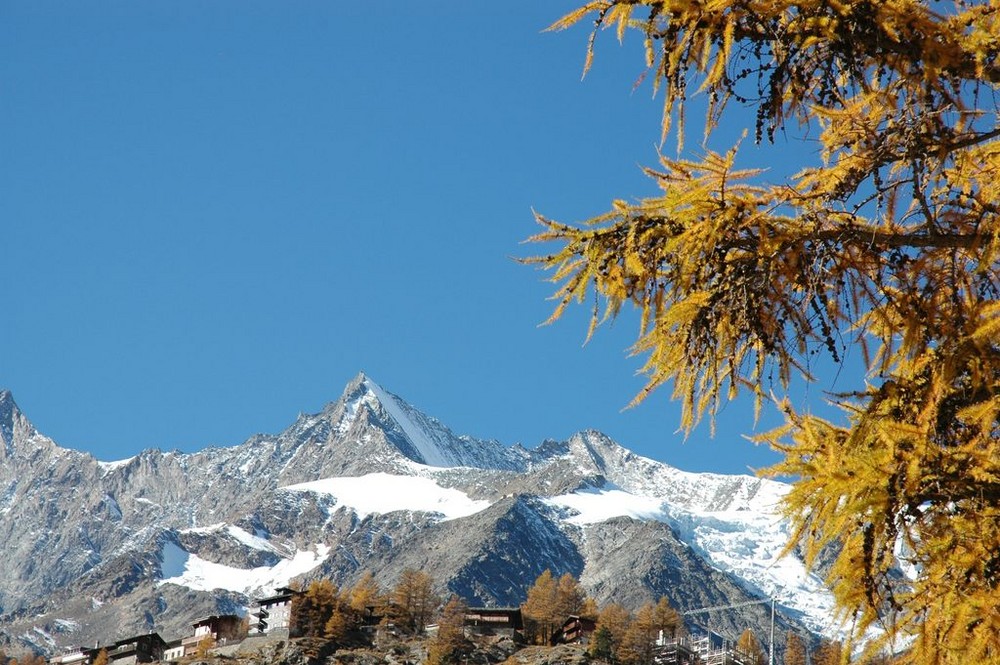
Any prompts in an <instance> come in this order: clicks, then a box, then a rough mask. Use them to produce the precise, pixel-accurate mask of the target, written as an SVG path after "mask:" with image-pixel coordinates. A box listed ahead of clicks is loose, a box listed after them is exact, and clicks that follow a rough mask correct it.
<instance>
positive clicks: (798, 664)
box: [785, 631, 806, 665]
mask: <svg viewBox="0 0 1000 665" xmlns="http://www.w3.org/2000/svg"><path fill="white" fill-rule="evenodd" d="M785 665H806V644H805V642H803V641H802V638H801V637H799V636H798V635H797V634H796V633H793V632H792V631H788V633H787V634H786V637H785Z"/></svg>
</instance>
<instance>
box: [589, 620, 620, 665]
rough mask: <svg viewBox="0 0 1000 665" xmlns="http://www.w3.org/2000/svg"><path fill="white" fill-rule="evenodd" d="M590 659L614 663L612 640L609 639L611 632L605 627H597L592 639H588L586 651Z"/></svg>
mask: <svg viewBox="0 0 1000 665" xmlns="http://www.w3.org/2000/svg"><path fill="white" fill-rule="evenodd" d="M588 652H589V653H590V656H591V658H595V659H598V660H604V661H607V662H609V663H614V662H615V648H614V640H613V639H612V637H611V630H609V629H608V627H607V626H601V625H599V626H597V628H596V630H594V635H593V637H591V638H590V648H589V649H588Z"/></svg>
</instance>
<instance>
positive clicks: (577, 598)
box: [521, 569, 586, 643]
mask: <svg viewBox="0 0 1000 665" xmlns="http://www.w3.org/2000/svg"><path fill="white" fill-rule="evenodd" d="M585 604H586V594H585V593H584V591H583V588H582V587H581V586H580V582H579V581H578V580H577V579H576V578H575V577H573V576H572V575H571V574H569V573H564V574H563V575H562V576H561V577H560V578H559V579H558V580H556V579H555V578H554V577H553V576H552V571H551V570H548V569H546V570H545V571H544V572H542V574H541V575H539V576H538V578H537V579H535V583H534V584H533V585H532V586H531V588H529V589H528V598H527V600H526V601H525V603H524V606H523V607H522V610H521V611H522V613H523V614H524V619H525V623H526V625H525V629H526V631H527V632H528V634H529V637H532V638H535V639H537V640H539V641H541V642H543V643H544V642H547V641H548V640H549V639H550V638H551V637H552V635H553V634H554V633H555V631H556V629H557V628H559V627H560V626H561V625H562V623H563V621H565V620H566V618H567V617H569V616H571V615H579V614H580V612H581V610H583V609H584V607H585Z"/></svg>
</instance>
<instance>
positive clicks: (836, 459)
mask: <svg viewBox="0 0 1000 665" xmlns="http://www.w3.org/2000/svg"><path fill="white" fill-rule="evenodd" d="M584 19H586V20H588V21H592V22H593V26H594V27H593V35H592V39H591V43H590V47H589V48H588V54H587V60H586V63H587V64H586V66H587V67H589V65H590V62H591V59H592V56H593V52H592V48H593V43H594V41H593V37H594V36H596V35H597V34H598V33H599V32H600V31H601V30H602V29H604V28H612V29H613V30H615V31H616V32H617V34H618V37H619V39H621V38H624V36H625V35H626V34H627V33H630V32H637V33H638V34H639V35H640V36H641V38H642V39H643V41H644V44H645V52H646V63H645V65H646V67H647V68H648V69H647V75H646V77H647V78H649V79H651V80H652V83H653V85H654V86H655V87H656V88H657V89H658V90H659V91H660V94H661V95H662V97H663V100H664V104H665V107H664V113H663V119H664V121H663V126H662V137H663V138H664V139H666V138H667V137H668V136H669V135H670V132H671V131H672V129H676V135H677V137H678V139H681V138H682V136H683V133H684V132H683V119H684V110H685V109H684V106H685V101H686V99H687V97H688V95H689V94H694V93H695V92H699V93H701V94H704V95H706V96H707V116H706V118H705V123H704V124H705V134H706V137H708V136H709V135H710V134H711V132H712V131H713V129H715V128H716V127H717V125H718V124H719V122H720V121H721V120H722V119H723V118H725V120H726V122H727V123H732V122H739V121H740V120H741V119H742V118H744V117H748V116H746V115H739V114H735V113H732V112H731V111H732V110H733V108H732V107H734V106H739V107H752V108H754V109H755V111H756V113H755V116H754V117H755V120H751V121H750V122H749V123H748V124H749V125H750V126H749V127H747V130H748V131H750V132H753V133H754V135H755V137H756V139H757V141H758V142H760V141H765V140H769V139H771V138H773V136H774V134H775V132H778V131H781V132H785V133H788V132H794V131H796V130H797V129H802V130H803V131H809V132H811V133H812V135H814V136H817V137H818V139H819V146H820V156H819V160H818V162H817V163H816V164H804V165H803V167H804V168H803V170H801V171H800V172H799V173H798V174H797V175H796V176H795V177H794V178H791V179H790V180H788V181H785V182H777V183H769V182H767V181H766V178H765V175H764V174H763V173H761V172H759V171H754V170H746V169H739V168H737V148H736V147H734V148H733V149H732V150H730V151H729V152H727V153H725V154H715V153H712V152H708V154H707V155H706V156H705V157H704V158H702V159H696V160H688V159H681V158H677V159H668V158H666V157H662V158H661V163H660V166H659V167H658V168H656V169H648V170H647V174H648V175H649V177H651V178H652V179H653V180H654V181H655V182H656V183H657V184H658V185H659V188H660V190H661V193H660V194H659V195H658V196H656V197H652V198H649V199H645V200H641V201H638V202H626V201H615V202H614V203H613V204H612V206H611V210H610V211H609V212H607V213H605V214H602V215H599V216H597V217H595V218H593V219H591V220H589V221H588V222H586V223H585V224H583V225H581V226H574V225H567V224H563V223H559V222H557V221H554V220H551V219H548V218H546V217H543V216H541V215H539V216H538V221H539V222H540V223H541V224H542V225H543V227H544V230H543V231H542V232H541V233H539V234H538V235H536V236H535V237H534V238H533V240H535V241H538V242H555V243H556V244H557V246H558V249H557V250H556V251H555V252H554V253H552V254H549V255H546V256H539V257H535V258H533V259H529V260H528V261H529V262H533V263H537V264H540V265H542V266H544V267H545V268H548V269H550V270H551V271H552V280H553V281H554V282H556V283H557V284H558V285H559V286H558V291H557V292H556V296H555V298H556V300H557V301H558V303H557V305H556V308H555V311H554V313H553V317H552V318H553V319H555V318H558V317H559V315H560V314H561V313H562V312H563V310H564V308H565V307H566V306H567V305H569V304H571V303H573V302H575V301H582V300H583V299H584V298H585V297H586V295H587V294H588V293H594V294H596V296H597V298H598V300H597V303H598V304H597V305H595V309H594V312H593V319H592V326H591V332H593V328H594V327H596V326H597V325H598V324H599V323H600V322H601V321H603V320H605V319H606V318H609V317H612V318H613V317H614V316H616V315H617V314H618V313H619V311H620V309H621V307H622V306H623V305H625V304H627V303H632V304H633V305H634V306H635V307H636V308H638V310H639V311H640V312H641V314H642V319H641V330H640V334H639V337H638V341H637V342H636V345H635V347H634V349H635V351H636V352H637V353H641V354H645V355H646V363H645V366H644V371H645V373H646V375H647V377H648V383H647V385H646V387H645V389H644V390H643V392H642V393H640V395H639V396H637V398H636V400H637V401H638V400H641V399H642V398H643V397H644V396H645V395H646V394H648V392H649V391H651V390H653V389H655V388H657V387H659V386H661V385H663V384H665V383H670V384H672V389H673V394H674V396H675V397H676V398H677V399H679V400H680V401H681V403H682V406H683V412H682V418H683V425H684V427H685V428H688V429H690V428H691V427H693V426H694V425H695V424H696V423H697V422H698V421H699V419H700V418H702V417H703V416H705V415H708V416H709V419H710V420H711V419H712V416H713V415H714V414H715V412H716V409H717V408H718V407H719V405H720V403H721V402H723V401H725V400H726V399H731V398H733V397H735V396H736V395H737V394H739V393H741V392H743V391H750V392H751V393H752V394H753V395H754V396H755V398H756V400H757V403H758V405H760V404H761V403H762V402H764V401H766V400H768V399H775V401H778V402H779V403H780V406H781V408H782V410H783V411H784V412H785V413H786V414H787V424H786V425H785V426H784V427H783V428H781V429H779V430H778V431H775V432H771V433H769V434H767V435H765V436H763V437H761V440H762V441H766V442H767V443H769V444H771V445H772V446H774V447H775V448H777V449H778V450H780V451H782V452H784V454H785V458H784V461H783V462H782V463H780V464H778V465H777V466H775V467H774V468H773V469H771V472H772V473H774V474H782V475H788V476H792V477H795V478H797V479H798V480H797V481H796V482H795V483H794V485H793V489H792V491H791V493H790V495H789V496H788V499H787V503H786V506H785V510H786V512H787V515H788V516H789V517H790V518H791V520H792V522H793V524H794V525H795V532H794V543H802V545H803V546H804V551H805V552H806V556H807V559H808V560H809V561H810V562H812V561H814V560H815V558H816V556H817V554H818V553H819V552H820V550H821V549H823V548H825V547H826V546H828V545H831V544H832V545H834V546H835V548H836V551H837V552H838V554H837V556H836V560H835V562H834V564H833V567H832V571H831V573H830V577H829V583H830V585H831V588H832V589H833V591H834V593H835V595H836V598H837V601H838V603H839V606H840V608H841V610H842V612H843V616H842V618H843V619H844V621H845V624H846V625H848V626H849V627H851V629H852V631H853V638H854V639H855V640H856V639H858V638H860V637H861V636H862V635H863V634H864V633H865V631H867V630H868V629H869V628H872V627H881V628H882V629H883V630H884V631H885V633H884V634H885V638H884V640H883V641H882V642H881V643H875V644H872V645H871V647H870V648H871V649H872V650H873V651H874V650H875V649H879V648H882V647H884V646H885V645H887V644H888V645H891V644H908V645H910V648H909V649H908V651H907V653H906V655H905V656H904V660H905V662H909V663H921V664H923V663H998V662H1000V612H998V611H997V607H998V606H1000V419H998V414H1000V299H998V293H1000V284H998V273H1000V141H998V137H1000V127H998V125H997V93H998V92H1000V91H998V86H1000V0H989V1H986V2H979V3H968V2H937V3H934V4H933V6H929V5H927V4H925V3H922V2H916V1H914V0H880V1H879V2H870V1H860V2H845V1H841V0H806V1H803V2H789V1H787V0H693V1H691V0H683V1H680V0H632V1H626V0H621V1H614V0H599V1H595V2H589V3H587V4H586V5H584V6H582V7H580V8H579V9H578V10H576V11H574V12H572V13H571V14H569V15H568V16H566V17H564V18H563V19H561V20H560V21H557V22H556V23H555V24H554V25H553V28H555V29H562V28H566V27H569V26H571V25H573V24H575V23H578V22H580V21H583V20H584ZM680 152H681V146H679V147H678V154H680ZM849 347H850V348H859V349H860V350H861V352H862V355H863V357H864V359H865V365H866V369H865V371H866V374H865V376H863V377H858V381H857V389H856V390H855V391H854V392H851V393H848V394H841V395H837V396H835V397H834V399H835V401H836V402H837V404H838V405H839V406H840V407H841V408H842V409H843V410H844V413H845V417H844V420H843V421H842V422H830V421H827V420H824V419H821V418H818V417H816V416H812V415H808V414H805V413H800V412H798V411H796V410H795V408H794V406H793V405H792V404H791V403H789V402H788V401H787V400H780V399H778V398H772V397H770V394H771V393H772V391H774V390H775V389H777V388H782V387H783V388H787V387H788V385H789V382H790V381H791V379H792V378H793V376H795V375H801V376H803V377H804V378H805V379H806V380H811V379H812V377H811V376H810V374H809V371H808V368H809V357H810V355H811V354H812V353H815V352H816V350H817V349H818V350H820V351H822V352H823V353H827V354H829V355H830V356H832V358H833V360H834V361H835V362H840V361H841V360H842V358H843V356H844V352H845V351H846V350H847V348H849ZM901 562H903V563H906V564H908V567H909V568H910V569H912V570H915V571H917V573H916V576H915V578H914V579H913V580H908V579H906V578H903V577H901V576H899V575H898V574H896V572H895V569H896V566H897V565H898V564H899V563H901ZM905 636H909V639H908V640H897V639H896V638H900V637H905Z"/></svg>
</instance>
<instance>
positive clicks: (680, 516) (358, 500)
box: [0, 375, 826, 663]
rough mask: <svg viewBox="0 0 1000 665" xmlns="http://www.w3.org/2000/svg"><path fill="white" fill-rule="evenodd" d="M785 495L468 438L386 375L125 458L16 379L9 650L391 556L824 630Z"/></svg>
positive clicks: (446, 582)
mask: <svg viewBox="0 0 1000 665" xmlns="http://www.w3.org/2000/svg"><path fill="white" fill-rule="evenodd" d="M784 491H785V490H784V487H783V486H782V485H781V484H780V483H773V482H770V481H763V480H760V479H757V478H752V477H749V476H717V475H710V474H690V473H685V472H683V471H680V470H678V469H674V468H672V467H669V466H667V465H664V464H661V463H659V462H655V461H653V460H649V459H646V458H642V457H639V456H637V455H635V454H634V453H632V452H630V451H628V450H627V449H625V448H623V447H621V446H620V445H618V444H617V443H615V442H614V441H612V440H610V439H609V438H608V437H606V436H604V435H603V434H601V433H599V432H593V431H588V432H581V433H580V434H577V435H574V436H573V437H571V438H570V439H569V440H567V441H561V442H558V441H547V442H545V443H543V444H542V445H540V446H539V447H538V448H536V449H533V450H526V449H524V448H521V447H513V448H509V447H505V446H503V445H501V444H499V443H497V442H495V441H481V440H477V439H473V438H470V437H465V436H459V435H456V434H454V433H453V432H451V431H450V430H449V429H448V428H447V427H445V426H444V425H442V424H441V423H440V422H438V421H437V420H435V419H434V418H431V417H430V416H427V415H425V414H423V413H421V412H419V411H418V410H417V409H415V408H414V407H413V406H411V405H409V404H408V403H406V402H404V401H403V400H402V399H400V398H399V397H396V396H395V395H392V394H391V393H389V392H387V391H385V390H384V389H383V388H381V387H380V386H378V385H377V384H375V383H374V382H373V381H372V380H371V379H369V378H368V377H366V376H364V375H359V376H358V377H357V378H355V379H354V380H353V381H352V382H351V383H350V384H348V386H347V387H346V388H345V390H344V393H343V395H342V396H341V398H340V399H339V400H337V401H336V402H333V403H331V404H329V405H328V406H326V407H325V408H324V409H323V410H322V411H321V412H320V413H317V414H312V415H302V416H300V417H299V418H298V419H297V420H296V421H295V422H294V423H292V425H290V426H289V427H288V428H287V429H286V430H285V431H283V432H281V433H279V434H276V435H257V436H254V437H252V438H251V439H249V440H248V441H246V442H245V443H243V444H241V445H238V446H233V447H229V448H209V449H205V450H202V451H200V452H197V453H193V454H182V453H178V452H163V451H159V450H147V451H144V452H142V453H140V454H139V455H137V456H136V457H133V458H131V459H129V460H123V461H120V462H111V463H109V462H101V461H98V460H96V459H94V458H93V457H92V456H90V455H88V454H86V453H81V452H77V451H73V450H68V449H64V448H61V447H59V446H58V445H56V444H55V443H54V442H53V441H51V440H50V439H48V438H47V437H45V436H44V435H42V434H40V433H39V432H37V431H36V430H35V428H34V427H33V426H32V424H31V423H30V421H29V420H28V419H27V418H26V417H25V416H24V414H22V413H21V412H20V410H19V409H18V408H17V405H16V404H15V403H14V400H13V397H12V396H11V394H10V392H8V391H2V392H0V648H4V649H6V650H7V651H9V652H11V651H16V650H17V649H19V648H20V649H31V650H34V651H37V652H43V653H51V652H53V651H56V650H58V649H59V648H61V647H64V646H69V645H90V644H92V643H94V642H98V641H101V642H103V643H110V642H112V641H114V640H116V639H119V638H122V637H127V636H129V635H135V634H139V633H147V632H150V631H158V632H160V634H161V635H162V636H163V637H164V638H166V639H171V638H174V637H180V636H181V635H184V634H187V632H188V631H189V628H190V623H191V622H192V621H193V620H195V619H196V618H198V617H200V616H204V615H208V614H218V613H230V612H236V613H243V612H245V611H246V608H247V607H248V606H249V605H250V604H251V603H252V600H253V598H254V597H260V596H263V595H266V594H268V593H270V591H271V590H272V588H273V587H276V586H283V585H286V584H288V583H289V582H290V581H291V580H293V579H297V580H300V581H307V580H309V579H312V578H316V577H320V576H323V577H328V578H330V579H332V580H333V581H334V583H336V584H338V585H347V584H352V583H353V582H354V581H356V580H357V579H358V578H359V577H360V576H361V575H362V574H363V572H364V571H366V570H370V571H372V572H374V573H375V575H376V578H377V579H378V580H379V582H380V583H381V584H382V585H383V586H384V587H388V586H390V585H392V584H393V583H394V581H395V579H396V578H397V577H398V576H399V574H400V573H401V572H402V571H403V570H405V569H407V568H416V569H419V570H424V571H427V572H429V573H430V574H431V575H432V576H433V577H434V578H435V579H436V581H437V583H438V584H439V586H440V590H441V591H442V592H443V593H455V594H457V595H459V596H461V597H463V598H465V599H466V600H467V602H469V603H471V604H474V605H480V604H481V605H497V606H510V605H518V604H520V603H521V602H523V600H524V598H525V594H526V591H527V588H528V587H529V586H530V585H531V584H532V583H533V582H534V580H535V578H537V577H538V575H539V574H541V573H542V572H543V571H544V570H546V569H549V570H551V571H552V572H553V573H554V574H556V575H561V574H563V573H566V572H568V573H571V574H573V575H575V576H577V577H579V578H580V580H581V582H582V584H583V585H584V587H585V588H586V589H587V591H588V593H590V594H591V595H592V596H593V597H595V599H597V600H598V601H599V602H601V603H606V602H611V601H615V602H620V603H622V604H625V605H626V606H631V607H636V606H638V605H640V604H642V603H644V602H647V601H650V600H655V599H657V598H659V597H660V596H664V595H665V596H667V597H668V598H669V599H670V601H671V603H672V604H674V606H675V607H678V608H679V609H681V610H695V609H698V608H703V607H708V606H721V605H740V604H745V605H742V606H741V608H737V609H735V610H732V611H725V612H721V611H720V612H716V613H714V614H711V615H710V616H709V619H710V622H711V625H712V627H713V629H716V630H718V631H724V632H732V633H738V632H739V631H741V630H742V629H743V628H744V627H747V626H749V627H751V628H753V629H754V630H755V631H756V632H757V634H759V635H764V634H767V628H768V627H767V624H768V622H769V619H770V617H769V607H768V606H767V605H765V604H763V603H760V604H746V603H755V602H757V601H762V600H763V599H765V598H766V596H767V595H771V596H777V597H778V598H779V610H781V609H782V608H784V610H785V611H783V612H779V615H778V625H779V628H778V631H777V632H778V634H779V635H782V636H783V635H784V633H785V630H786V629H794V630H800V631H803V632H804V631H805V630H806V628H812V629H814V630H815V629H817V628H819V627H820V626H822V625H825V622H826V616H825V615H824V614H823V612H824V611H825V610H824V607H825V606H824V605H823V603H822V602H820V601H818V600H817V598H819V599H820V600H822V598H823V596H822V595H821V594H822V593H824V592H822V590H821V588H820V586H819V585H818V583H817V582H816V581H815V580H811V578H808V577H807V576H805V573H804V572H803V573H802V575H803V577H804V579H805V582H803V581H802V580H794V582H795V585H794V588H792V589H791V590H788V588H786V587H785V586H782V585H783V584H785V583H786V582H788V580H784V579H783V578H782V577H781V575H786V576H787V575H788V572H787V571H788V570H789V567H788V566H785V567H784V568H782V570H783V571H784V572H782V573H780V575H779V574H778V573H777V572H775V571H776V570H777V569H776V568H774V567H773V566H772V565H771V562H772V560H773V558H774V556H776V552H777V550H779V549H780V546H781V544H782V543H781V542H779V541H780V537H781V536H782V535H783V533H784V532H783V531H782V526H781V522H780V520H779V519H778V518H777V517H776V516H775V513H774V508H775V504H776V502H777V500H778V499H780V496H781V495H782V494H783V492H784ZM797 565H799V569H800V568H801V565H800V564H797ZM791 569H795V570H798V569H796V568H795V566H794V565H793V566H791ZM788 586H789V587H790V586H791V585H788ZM358 658H360V659H361V660H363V657H362V656H361V655H359V656H358ZM566 658H569V659H570V660H565V661H559V662H567V663H569V662H576V661H573V660H572V658H571V656H570V655H569V654H567V655H566ZM361 660H359V661H358V662H361Z"/></svg>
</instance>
